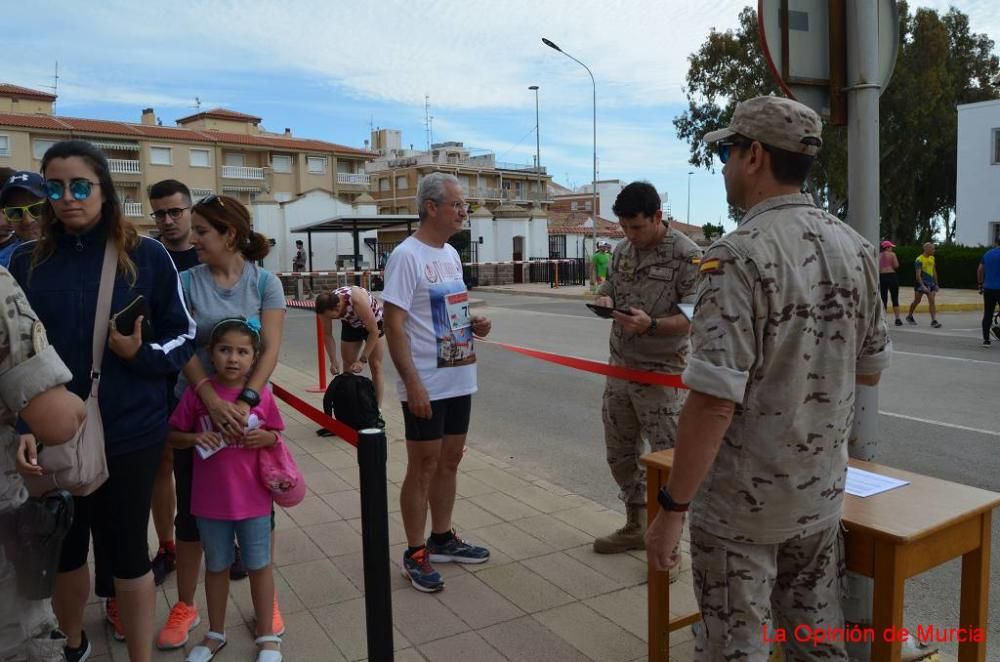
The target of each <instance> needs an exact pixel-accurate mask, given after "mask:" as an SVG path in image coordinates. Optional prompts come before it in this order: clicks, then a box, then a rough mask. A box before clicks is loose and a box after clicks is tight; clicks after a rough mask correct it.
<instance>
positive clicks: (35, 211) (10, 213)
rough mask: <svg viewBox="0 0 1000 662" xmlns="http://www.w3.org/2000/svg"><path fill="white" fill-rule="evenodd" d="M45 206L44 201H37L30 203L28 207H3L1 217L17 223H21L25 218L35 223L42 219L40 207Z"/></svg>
mask: <svg viewBox="0 0 1000 662" xmlns="http://www.w3.org/2000/svg"><path fill="white" fill-rule="evenodd" d="M44 205H45V201H44V200H39V201H38V202H32V203H31V204H30V205H21V206H20V207H4V208H3V215H4V216H6V217H7V220H9V221H11V222H13V223H18V222H20V221H23V220H24V218H25V217H27V218H29V219H31V220H32V221H37V220H38V219H40V218H41V217H42V207H43V206H44Z"/></svg>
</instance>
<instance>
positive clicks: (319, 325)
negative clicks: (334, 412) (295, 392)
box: [306, 315, 333, 393]
mask: <svg viewBox="0 0 1000 662" xmlns="http://www.w3.org/2000/svg"><path fill="white" fill-rule="evenodd" d="M314 317H315V318H316V365H317V366H318V368H319V386H315V387H313V386H310V387H309V388H307V389H306V391H307V392H308V393H326V351H325V350H324V348H323V337H324V335H325V332H324V329H323V317H322V316H321V315H315V316H314ZM330 358H331V359H333V357H332V356H331V357H330Z"/></svg>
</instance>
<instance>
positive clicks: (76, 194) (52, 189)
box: [45, 177, 101, 201]
mask: <svg viewBox="0 0 1000 662" xmlns="http://www.w3.org/2000/svg"><path fill="white" fill-rule="evenodd" d="M100 185H101V183H100V182H92V181H90V180H89V179H83V178H82V177H81V178H77V179H71V180H70V181H69V187H68V188H69V194H70V195H71V196H73V199H74V200H86V199H87V198H89V197H90V193H91V191H93V190H94V187H95V186H100ZM66 189H67V186H66V182H62V181H59V180H58V179H47V180H45V194H46V195H47V196H48V197H49V200H53V201H55V200H62V198H63V196H64V195H66Z"/></svg>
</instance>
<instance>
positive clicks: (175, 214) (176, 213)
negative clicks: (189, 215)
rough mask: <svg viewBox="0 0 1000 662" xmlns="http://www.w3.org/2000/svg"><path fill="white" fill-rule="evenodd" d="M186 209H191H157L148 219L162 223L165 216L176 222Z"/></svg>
mask: <svg viewBox="0 0 1000 662" xmlns="http://www.w3.org/2000/svg"><path fill="white" fill-rule="evenodd" d="M188 209H191V208H190V207H171V208H170V209H157V210H156V211H154V212H153V213H152V214H150V217H151V218H152V219H153V220H155V221H158V222H160V221H163V220H164V219H166V218H167V216H169V217H170V218H171V219H173V220H175V221H176V220H177V219H179V218H180V217H181V215H182V214H183V213H184V212H185V211H187V210H188Z"/></svg>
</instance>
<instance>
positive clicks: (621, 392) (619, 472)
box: [601, 379, 687, 506]
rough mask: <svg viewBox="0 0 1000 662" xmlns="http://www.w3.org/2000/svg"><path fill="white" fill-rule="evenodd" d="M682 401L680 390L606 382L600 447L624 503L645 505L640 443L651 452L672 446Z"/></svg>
mask: <svg viewBox="0 0 1000 662" xmlns="http://www.w3.org/2000/svg"><path fill="white" fill-rule="evenodd" d="M685 398H687V391H686V390H683V389H677V388H669V387H664V386H653V385H651V384H636V383H634V382H628V381H625V380H622V379H609V380H608V382H607V385H606V386H605V387H604V402H603V406H602V410H601V417H602V419H603V421H604V445H605V447H606V449H607V457H608V465H609V466H610V467H611V475H612V476H614V479H615V482H616V483H618V487H619V488H621V492H620V493H619V495H618V498H620V499H621V500H622V501H624V502H625V503H630V504H637V505H640V506H641V505H644V504H645V503H646V469H645V468H644V467H643V466H642V465H641V464H639V456H641V455H642V454H643V453H644V452H646V451H645V445H644V440H645V441H648V442H649V448H650V450H652V451H661V450H664V449H667V448H673V447H674V441H675V440H676V438H677V417H678V416H679V415H680V413H681V407H682V406H683V405H684V400H685Z"/></svg>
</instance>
